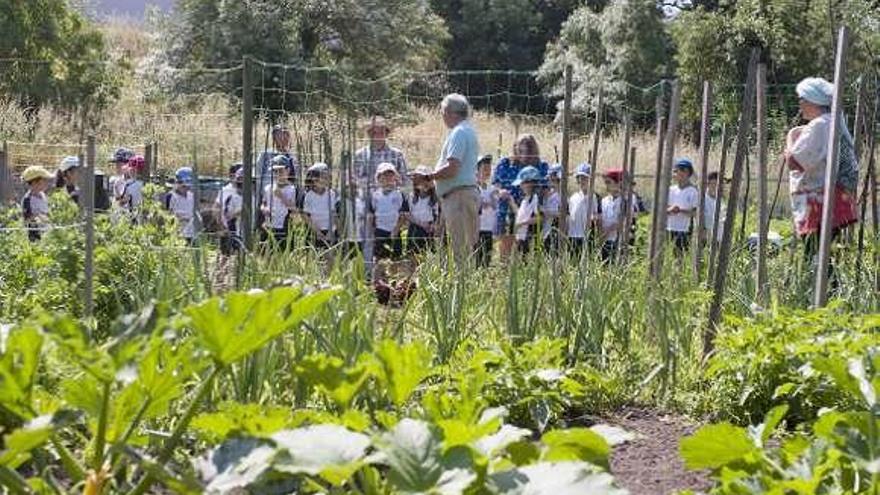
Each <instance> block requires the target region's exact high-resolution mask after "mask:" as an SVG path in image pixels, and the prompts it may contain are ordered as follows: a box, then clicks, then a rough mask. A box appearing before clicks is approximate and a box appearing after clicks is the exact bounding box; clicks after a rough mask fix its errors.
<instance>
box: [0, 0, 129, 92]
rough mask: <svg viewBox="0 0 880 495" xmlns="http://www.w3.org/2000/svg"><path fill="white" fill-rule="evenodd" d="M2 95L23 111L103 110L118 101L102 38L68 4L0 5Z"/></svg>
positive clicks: (54, 0) (59, 0)
mask: <svg viewBox="0 0 880 495" xmlns="http://www.w3.org/2000/svg"><path fill="white" fill-rule="evenodd" d="M0 59H3V60H4V61H2V62H0V94H3V95H9V96H12V97H13V98H15V99H17V100H18V101H19V103H20V104H21V105H22V106H23V107H30V108H33V107H37V106H40V105H42V104H45V103H47V102H50V101H51V102H53V103H56V104H58V105H61V106H66V107H69V108H73V107H77V106H83V105H85V106H91V107H100V106H104V105H105V104H107V103H108V102H109V101H110V100H111V99H112V98H114V97H116V96H117V95H118V91H119V82H120V81H119V79H118V74H120V73H121V71H119V70H118V67H113V62H112V61H111V60H110V56H109V55H108V53H107V49H106V46H105V44H104V39H103V37H102V36H101V33H100V32H99V31H98V30H97V29H95V28H94V27H93V26H92V25H91V24H90V23H89V22H88V21H87V20H86V19H85V18H83V16H82V15H81V14H80V13H79V12H77V11H76V10H74V9H73V8H71V7H70V6H69V5H68V3H67V2H66V1H65V0H28V1H27V2H22V1H17V0H0Z"/></svg>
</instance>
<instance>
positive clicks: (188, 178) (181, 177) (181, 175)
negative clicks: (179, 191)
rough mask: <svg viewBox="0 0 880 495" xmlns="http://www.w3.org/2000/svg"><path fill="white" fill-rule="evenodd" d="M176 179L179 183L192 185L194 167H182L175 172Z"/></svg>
mask: <svg viewBox="0 0 880 495" xmlns="http://www.w3.org/2000/svg"><path fill="white" fill-rule="evenodd" d="M174 180H175V181H176V182H177V183H178V184H186V185H190V184H192V182H193V169H192V168H190V167H180V168H179V169H177V171H176V172H174Z"/></svg>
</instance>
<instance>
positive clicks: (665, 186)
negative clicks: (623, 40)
mask: <svg viewBox="0 0 880 495" xmlns="http://www.w3.org/2000/svg"><path fill="white" fill-rule="evenodd" d="M680 103H681V84H679V81H678V80H674V81H672V99H671V100H670V104H669V124H668V126H667V128H666V135H665V138H666V139H665V140H664V145H663V164H662V166H661V168H660V177H659V180H660V195H659V197H658V198H656V199H655V203H656V204H657V211H655V212H654V214H655V215H656V216H657V223H656V225H655V226H654V229H655V232H654V241H655V243H656V245H655V246H654V253H653V257H652V258H651V260H650V262H651V268H652V274H653V275H654V280H660V277H661V275H662V274H663V248H664V246H665V240H666V208H667V205H668V203H669V183H670V181H671V180H672V178H671V174H672V162H673V160H674V159H675V139H676V137H677V133H678V112H679V107H680Z"/></svg>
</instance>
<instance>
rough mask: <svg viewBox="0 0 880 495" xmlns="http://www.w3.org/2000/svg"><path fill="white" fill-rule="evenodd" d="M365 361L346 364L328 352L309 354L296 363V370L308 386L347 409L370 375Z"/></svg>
mask: <svg viewBox="0 0 880 495" xmlns="http://www.w3.org/2000/svg"><path fill="white" fill-rule="evenodd" d="M369 371H370V369H369V367H368V366H367V365H366V364H364V363H357V364H355V365H354V366H346V364H345V362H344V361H343V360H342V359H340V358H338V357H332V356H328V355H326V354H315V355H313V356H309V357H307V358H305V359H303V360H301V361H300V362H299V363H297V364H296V368H295V369H294V372H295V373H296V375H297V376H298V377H299V378H300V379H301V380H303V381H304V382H305V383H306V384H307V385H308V386H311V387H315V388H317V389H318V390H319V391H320V392H321V393H323V394H324V395H325V396H327V398H329V399H330V400H331V401H333V402H334V403H335V404H336V405H337V406H339V407H340V408H342V409H346V408H348V407H349V406H350V405H351V401H352V400H354V397H355V396H356V395H357V393H358V392H359V391H360V389H361V387H362V386H363V385H364V382H366V380H367V379H368V378H369V377H370V374H369Z"/></svg>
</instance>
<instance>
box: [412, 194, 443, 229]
mask: <svg viewBox="0 0 880 495" xmlns="http://www.w3.org/2000/svg"><path fill="white" fill-rule="evenodd" d="M436 207H437V205H436V203H435V204H433V205H432V204H431V198H429V197H420V198H418V201H416V197H415V195H413V197H412V198H411V199H410V202H409V210H410V211H409V214H410V218H411V219H412V220H413V221H414V222H417V223H419V224H421V225H425V224H431V223H434V222H435V221H436V220H437V219H436V217H435V214H436Z"/></svg>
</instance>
